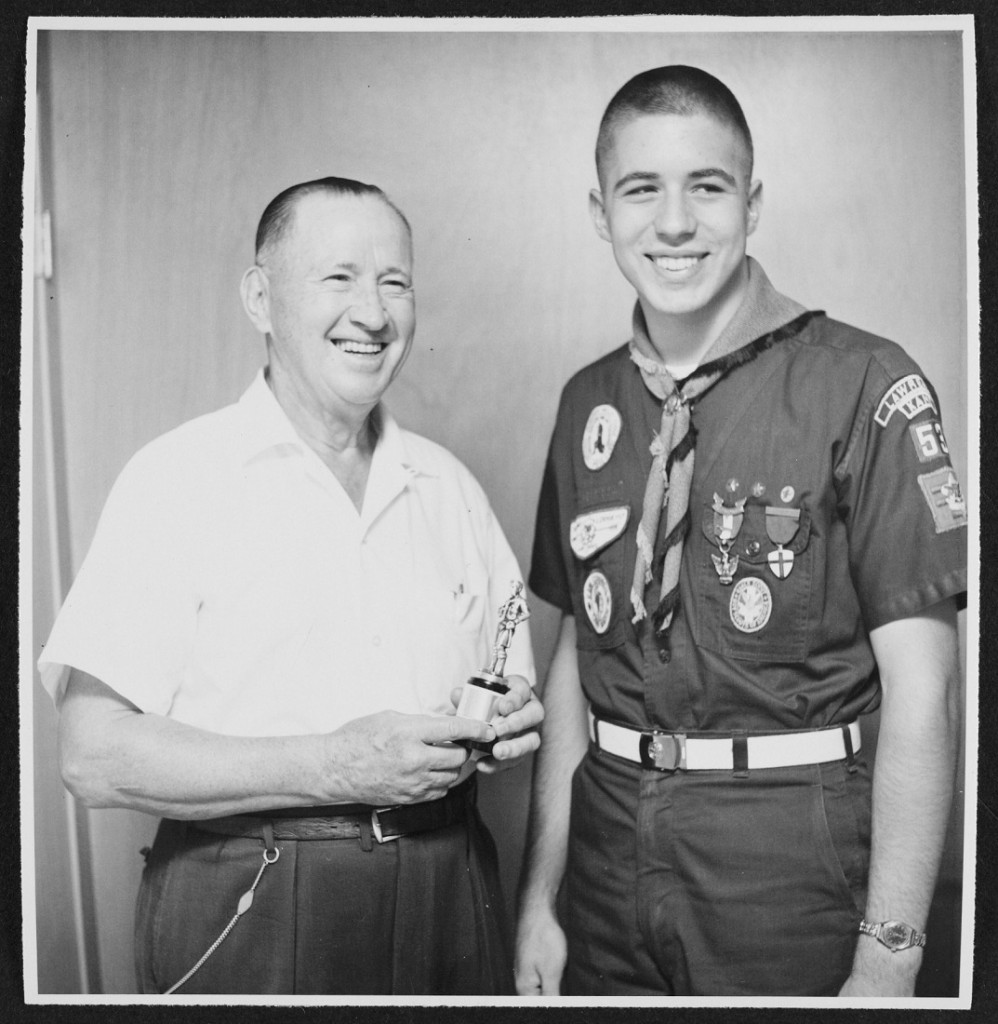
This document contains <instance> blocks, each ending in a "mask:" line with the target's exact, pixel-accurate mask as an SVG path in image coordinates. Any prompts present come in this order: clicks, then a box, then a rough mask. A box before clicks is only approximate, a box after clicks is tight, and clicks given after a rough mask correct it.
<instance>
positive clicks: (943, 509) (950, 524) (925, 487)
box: [918, 466, 967, 533]
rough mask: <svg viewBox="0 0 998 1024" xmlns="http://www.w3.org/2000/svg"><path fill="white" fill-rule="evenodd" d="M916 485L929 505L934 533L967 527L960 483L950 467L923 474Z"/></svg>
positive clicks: (964, 503)
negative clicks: (919, 487) (934, 527)
mask: <svg viewBox="0 0 998 1024" xmlns="http://www.w3.org/2000/svg"><path fill="white" fill-rule="evenodd" d="M918 483H919V485H920V486H921V488H922V493H923V494H924V495H925V500H926V501H927V502H928V503H929V510H930V511H931V512H932V520H933V522H934V523H935V524H936V533H945V532H946V531H947V530H955V529H956V528H957V527H958V526H966V525H967V503H966V502H965V501H964V499H963V492H962V491H961V490H960V481H959V480H957V478H956V473H954V472H953V470H952V468H951V467H949V466H943V468H942V469H937V470H936V471H935V472H934V473H923V474H922V475H921V476H920V477H919V478H918Z"/></svg>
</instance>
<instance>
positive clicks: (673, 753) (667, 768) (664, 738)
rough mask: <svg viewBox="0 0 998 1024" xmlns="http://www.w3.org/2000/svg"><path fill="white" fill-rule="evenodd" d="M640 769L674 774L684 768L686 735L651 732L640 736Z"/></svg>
mask: <svg viewBox="0 0 998 1024" xmlns="http://www.w3.org/2000/svg"><path fill="white" fill-rule="evenodd" d="M639 749H640V753H641V767H642V768H654V769H655V770H656V771H660V772H674V771H675V770H676V769H677V768H685V767H686V734H685V733H681V732H652V733H647V732H646V733H642V734H641V744H640V748H639Z"/></svg>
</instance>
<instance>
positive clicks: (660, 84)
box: [596, 64, 754, 184]
mask: <svg viewBox="0 0 998 1024" xmlns="http://www.w3.org/2000/svg"><path fill="white" fill-rule="evenodd" d="M642 114H678V115H680V116H684V117H689V116H691V115H692V114H709V115H710V116H711V117H714V118H716V119H717V120H718V121H720V122H721V123H722V124H726V125H729V126H730V127H731V128H734V129H735V131H736V132H738V134H739V135H741V137H742V138H743V139H744V141H745V145H746V147H747V148H748V155H749V177H751V176H752V163H753V160H754V150H753V147H752V133H751V132H750V131H749V126H748V122H747V121H746V120H745V115H744V114H743V113H742V108H741V105H740V104H739V103H738V100H737V99H735V94H734V93H733V92H732V91H731V90H730V89H729V88H728V87H727V86H726V85H725V84H724V83H723V82H722V81H721V80H720V79H717V78H715V77H714V76H713V75H711V74H708V73H707V72H706V71H703V70H701V69H700V68H694V67H689V66H688V65H686V64H669V65H666V66H665V67H661V68H652V69H651V70H650V71H642V72H641V74H640V75H635V76H634V77H633V78H632V79H631V80H630V81H628V82H625V83H624V85H622V86H621V87H620V89H618V90H617V92H616V94H615V95H614V97H613V99H611V100H610V102H609V104H608V105H607V108H606V112H605V113H604V114H603V119H602V121H600V126H599V135H598V136H597V138H596V173H597V175H598V176H599V180H600V183H601V184H602V181H603V167H604V165H605V163H606V161H607V159H608V157H609V155H610V153H611V151H612V150H613V141H614V135H615V133H616V131H617V129H618V128H620V127H621V126H622V125H623V124H626V123H627V122H628V121H631V120H633V119H634V118H635V117H639V116H640V115H642Z"/></svg>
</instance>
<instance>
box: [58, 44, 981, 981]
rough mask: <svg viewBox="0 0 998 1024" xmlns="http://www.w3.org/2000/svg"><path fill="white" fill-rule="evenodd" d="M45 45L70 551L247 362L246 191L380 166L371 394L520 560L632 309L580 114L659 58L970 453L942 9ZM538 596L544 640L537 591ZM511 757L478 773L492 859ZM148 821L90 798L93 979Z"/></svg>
mask: <svg viewBox="0 0 998 1024" xmlns="http://www.w3.org/2000/svg"><path fill="white" fill-rule="evenodd" d="M41 57H42V60H41V62H40V72H39V73H40V88H41V89H42V91H43V93H44V94H45V105H44V108H43V109H47V110H48V111H49V112H50V116H48V117H47V118H46V119H45V123H43V124H42V125H41V128H42V131H43V135H42V144H43V151H44V155H45V158H46V160H47V161H48V162H49V164H50V166H51V176H52V190H51V194H50V197H49V205H50V207H51V209H52V213H53V221H54V238H55V278H54V281H53V292H52V294H53V296H54V297H53V300H52V303H51V339H52V345H53V356H54V358H55V360H56V362H57V364H58V367H59V370H60V379H61V380H62V382H63V386H62V388H61V389H60V392H59V393H58V394H57V395H55V396H54V397H55V400H56V402H57V404H58V406H59V409H60V411H61V416H62V418H63V422H64V424H65V449H64V451H63V452H62V453H61V454H62V455H63V456H64V470H65V478H64V483H65V489H66V501H65V503H64V506H65V507H63V508H62V510H61V511H62V514H63V515H64V516H65V517H66V527H67V533H68V540H69V546H70V552H69V555H70V560H71V563H72V566H73V567H74V568H75V567H78V565H79V563H80V561H81V559H82V557H83V555H84V554H85V552H86V549H87V546H88V544H89V541H90V538H91V536H92V534H93V530H94V527H95V525H96V521H97V517H98V515H99V512H100V508H101V506H102V503H103V500H104V498H105V496H106V494H107V491H108V489H109V488H110V486H111V483H112V482H113V480H114V478H115V476H116V474H117V473H118V471H119V470H120V469H121V467H122V465H123V464H124V462H125V461H126V460H127V458H128V457H129V456H130V455H131V454H132V453H133V452H134V451H135V450H136V449H137V448H138V447H139V446H140V445H141V444H143V443H144V442H145V441H147V440H149V439H150V438H152V437H154V436H155V435H157V434H159V433H161V432H162V431H164V430H166V429H168V428H170V427H172V426H174V425H175V424H177V423H179V422H181V421H182V420H185V419H188V418H190V417H191V416H194V415H196V414H198V413H201V412H204V411H207V410H209V409H212V408H216V407H218V406H220V405H222V404H224V403H227V402H229V401H232V400H234V399H235V398H236V397H237V396H238V395H239V394H240V393H241V391H242V389H243V388H244V386H245V385H246V383H247V382H248V381H249V380H250V378H251V377H252V375H253V372H254V370H255V368H256V367H257V366H258V365H259V364H260V362H261V359H262V345H261V343H260V341H259V338H258V336H257V335H256V334H255V332H254V331H253V330H252V329H251V327H250V326H249V324H248V322H247V321H246V320H245V317H244V315H243V313H242V310H241V307H240V304H239V299H238V294H237V283H238V280H239V277H240V275H241V272H242V270H243V269H244V268H245V266H246V265H248V263H249V262H250V261H251V259H252V239H253V232H254V230H255V226H256V221H257V218H258V217H259V214H260V212H261V211H262V209H263V207H264V205H265V204H266V202H267V201H268V200H269V199H270V198H271V197H272V196H273V195H274V194H275V193H277V192H278V191H280V190H281V189H282V188H284V187H286V186H287V185H289V184H291V183H293V182H296V181H300V180H304V179H307V178H313V177H318V176H322V175H326V174H336V175H342V176H347V177H355V178H359V179H361V180H365V181H369V182H373V183H375V184H378V185H380V186H382V187H383V188H384V189H385V190H386V191H387V192H388V193H389V194H390V195H391V196H392V197H393V198H394V199H395V200H396V201H397V202H398V203H399V205H400V206H401V207H402V208H403V209H404V210H405V211H406V213H407V214H408V216H409V218H410V220H411V222H412V225H413V228H414V233H415V241H416V259H417V265H416V273H417V295H418V315H419V328H418V331H417V337H416V347H415V350H414V353H413V356H412V358H411V360H410V362H409V364H408V365H407V367H406V369H405V371H404V373H403V375H402V377H401V378H400V379H399V380H398V382H397V383H396V384H395V385H394V387H393V389H392V391H391V393H390V396H389V404H390V405H391V407H392V408H393V411H394V412H395V414H396V415H397V416H398V418H399V419H400V420H401V421H402V422H403V423H404V424H405V425H406V426H408V427H410V428H412V429H415V430H417V431H420V432H423V433H425V434H427V435H429V436H431V437H433V438H434V439H436V440H438V441H441V442H442V443H443V444H445V445H447V446H448V447H450V448H451V449H452V450H454V451H455V452H456V453H457V454H458V455H459V456H460V457H462V458H463V459H464V460H465V461H466V462H467V463H468V465H469V466H470V467H471V468H472V470H473V471H474V472H475V473H476V474H477V475H478V477H479V479H480V480H481V481H482V483H483V485H484V486H485V488H486V490H487V491H488V493H489V494H490V495H491V497H492V500H493V503H494V505H495V508H496V510H497V513H498V515H499V518H500V520H501V521H502V523H503V525H504V526H505V528H506V530H507V533H508V535H509V537H510V540H511V542H512V544H513V547H514V549H515V550H516V552H517V554H518V555H519V557H520V558H521V561H522V563H523V565H524V569H525V570H526V567H527V565H528V563H529V552H530V544H531V539H532V532H533V515H534V510H535V503H536V495H537V489H538V485H539V481H540V474H541V467H542V462H543V458H544V452H545V448H546V444H547V439H548V434H549V431H550V428H551V426H552V424H553V420H554V412H555V405H556V401H557V394H558V391H559V389H560V387H561V385H562V384H563V383H564V381H565V380H566V379H567V377H568V376H569V374H570V373H571V372H572V371H574V370H575V369H577V368H578V367H580V366H582V365H583V364H585V363H586V362H588V361H590V360H591V359H593V358H594V357H596V356H598V355H601V354H603V353H604V352H606V351H608V350H609V349H610V348H611V347H613V346H615V345H617V344H619V343H621V342H622V341H624V340H625V339H626V337H627V334H628V326H629V310H630V306H631V303H632V301H633V300H632V296H631V294H630V293H629V290H628V288H627V286H626V284H625V282H624V281H623V279H622V278H621V277H620V275H619V273H618V272H617V269H616V266H615V264H614V263H613V260H612V257H611V254H610V250H609V247H608V246H607V245H606V244H605V243H603V242H601V241H600V240H599V239H598V238H597V237H596V235H595V232H594V231H593V230H592V227H591V225H590V223H589V220H588V215H587V212H586V197H587V193H588V190H589V188H590V187H592V186H593V185H594V184H595V171H594V167H593V160H592V148H593V143H594V140H595V133H596V127H597V124H598V121H599V118H600V115H601V113H602V110H603V107H604V106H605V104H606V102H607V100H608V99H609V97H610V96H611V95H612V93H613V92H614V91H615V90H616V89H617V88H618V87H619V86H620V85H621V84H622V83H623V82H624V81H625V80H626V79H627V78H628V77H630V76H631V75H633V74H635V73H637V72H638V71H641V70H644V69H646V68H648V67H652V66H656V65H659V64H667V63H692V64H698V65H700V66H702V67H704V68H705V69H707V70H709V71H711V72H713V73H715V74H717V75H718V76H719V77H721V78H722V79H723V80H724V81H725V82H727V84H729V85H730V86H731V88H732V89H733V90H734V92H735V93H736V95H738V96H739V98H740V100H741V101H742V103H743V106H744V108H745V112H746V115H747V117H748V120H749V123H750V125H751V126H752V130H753V133H754V136H755V142H756V152H757V161H756V170H757V176H758V177H760V178H761V179H762V180H763V181H764V183H765V207H764V210H763V216H762V220H761V224H760V228H759V230H758V231H757V232H756V234H755V235H754V236H753V238H752V239H751V245H750V251H751V252H752V253H753V254H754V255H755V256H757V257H758V258H759V259H760V260H761V261H762V263H763V265H764V266H765V268H766V270H767V272H768V274H769V276H770V278H771V279H772V281H773V282H774V284H775V285H776V286H777V287H778V288H779V289H780V290H782V291H784V292H786V293H788V294H789V295H791V296H793V297H794V298H797V299H798V300H800V301H802V302H804V303H806V304H808V305H812V306H815V307H819V308H823V309H825V310H827V311H828V312H829V314H830V315H833V316H835V317H838V318H839V319H843V320H846V321H849V322H852V323H856V324H858V325H860V326H863V327H865V328H867V329H870V330H873V331H876V332H879V333H883V334H885V335H888V336H890V337H893V338H895V339H896V340H898V341H900V342H902V343H903V344H904V345H905V346H906V347H907V348H908V349H909V351H910V352H911V353H912V354H913V355H914V356H915V358H916V359H918V360H919V361H920V362H921V363H922V365H923V367H924V369H925V371H926V373H927V375H928V376H929V377H930V378H931V379H932V381H933V382H934V384H935V385H936V387H937V389H938V390H939V392H940V396H941V401H942V406H943V411H944V415H945V419H946V426H947V436H948V439H949V442H950V447H951V449H952V451H953V455H954V461H955V463H956V465H957V468H958V470H959V471H960V473H961V476H962V478H963V479H964V480H965V481H966V479H967V473H966V468H967V437H968V431H967V422H966V400H965V398H966V386H967V385H966V379H967V349H966V331H967V324H966V313H965V295H966V287H967V284H966V273H967V268H966V266H965V258H964V252H965V237H964V214H963V203H964V170H963V151H962V139H963V122H962V103H963V98H962V70H961V64H960V41H959V37H958V35H957V34H955V33H920V34H914V33H908V34H895V33H891V34H887V33H877V34H873V33H870V34H853V35H845V34H832V33H814V34H809V33H797V34H789V33H786V34H784V33H762V34H751V35H749V34H723V33H711V34H682V33H677V32H662V33H657V32H643V33H630V32H626V33H613V34H609V33H602V34H598V33H584V32H560V33H499V32H487V33H463V32H462V33H447V32H427V33H417V34H407V33H393V32H383V33H370V32H362V33H326V34H323V33H315V34H299V33H270V34H262V33H237V32H217V33H206V32H196V33H177V32H74V31H53V32H46V33H43V38H42V48H41ZM537 603H538V605H539V602H537ZM533 625H534V629H535V636H536V638H537V647H538V654H539V656H540V660H541V661H542V663H544V662H546V659H547V657H548V651H549V648H550V645H551V642H552V639H553V634H552V629H553V620H552V617H551V615H550V614H549V613H548V612H547V610H545V609H543V608H541V607H539V606H538V607H537V608H536V609H535V616H534V620H533ZM40 633H41V635H42V636H43V635H44V631H42V630H40ZM53 770H54V769H53V767H52V765H51V764H48V765H40V766H39V771H41V772H45V771H48V772H50V773H51V772H52V771H53ZM528 781H529V780H528V772H527V770H526V769H522V768H521V769H519V770H518V771H516V772H513V773H510V774H509V775H508V776H506V777H504V778H503V779H502V780H501V781H499V782H498V783H496V784H495V785H493V786H492V787H491V789H490V791H489V792H488V793H487V795H486V804H487V807H486V811H487V814H488V815H489V816H490V817H491V818H492V819H493V820H494V821H501V823H502V828H501V834H500V845H501V847H502V850H503V854H504V878H505V880H506V882H507V884H508V886H509V887H510V888H512V886H513V884H514V883H515V878H516V871H517V865H518V860H519V852H520V847H521V845H522V829H523V815H524V810H525V803H526V793H527V785H528ZM151 825H152V823H151V822H150V820H149V819H147V818H145V817H144V816H141V815H131V814H126V813H123V812H114V813H109V812H105V813H95V814H93V815H91V832H92V843H93V863H94V865H95V870H96V877H95V887H96V891H97V900H96V904H97V911H96V912H97V933H98V938H99V943H100V959H101V968H102V972H103V979H104V986H105V988H106V990H107V991H116V992H120V991H127V990H128V989H129V986H130V985H131V949H130V942H131V931H130V929H131V921H130V916H131V901H132V896H133V893H134V889H135V885H136V884H137V877H138V872H139V867H140V863H141V861H140V858H139V857H138V854H137V850H138V847H139V846H141V845H143V843H144V842H146V841H147V840H148V835H149V833H150V832H151ZM43 941H44V939H43Z"/></svg>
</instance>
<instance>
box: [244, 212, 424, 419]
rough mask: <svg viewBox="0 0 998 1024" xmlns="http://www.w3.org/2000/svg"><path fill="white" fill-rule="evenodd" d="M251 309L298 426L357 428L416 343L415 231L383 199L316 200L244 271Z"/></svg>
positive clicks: (276, 385)
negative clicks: (411, 234) (303, 423)
mask: <svg viewBox="0 0 998 1024" xmlns="http://www.w3.org/2000/svg"><path fill="white" fill-rule="evenodd" d="M243 301H244V304H245V306H246V311H247V313H248V314H249V317H250V319H251V320H252V321H253V323H254V325H255V326H256V327H257V329H258V330H260V331H262V332H264V333H265V334H266V335H267V350H268V356H269V367H268V375H269V380H270V385H271V387H272V389H273V391H274V394H275V395H276V396H277V399H278V401H279V402H280V403H281V405H282V407H283V408H284V409H285V411H286V412H287V413H288V415H289V416H290V417H291V419H292V421H293V422H295V423H296V424H298V423H300V422H301V420H302V418H303V417H304V418H306V419H307V420H309V421H310V422H311V423H312V424H316V423H324V424H327V425H341V424H342V425H345V426H351V427H352V426H356V425H357V424H359V423H361V422H362V421H363V420H364V419H365V418H366V416H367V414H368V413H369V412H370V411H371V409H372V408H373V407H374V406H375V405H376V404H377V403H378V401H379V400H380V398H381V396H382V395H383V394H384V392H385V390H386V388H387V387H388V385H389V384H390V383H391V382H392V380H393V379H394V378H395V375H396V374H397V373H398V372H399V370H400V369H401V367H402V363H403V362H404V361H405V358H406V356H407V355H408V353H409V348H410V346H411V344H412V337H413V333H414V331H415V327H416V316H415V299H414V295H413V289H412V242H411V239H410V237H409V232H408V230H407V229H406V226H405V224H404V223H403V222H402V219H401V218H400V217H399V215H398V214H397V213H396V212H395V211H394V210H393V209H392V208H391V207H390V206H389V205H388V204H387V203H386V202H384V201H383V200H381V199H379V198H378V197H376V196H341V195H336V194H333V193H329V192H313V193H311V194H309V195H306V196H304V197H302V198H301V199H300V200H299V201H298V203H297V205H296V207H295V211H294V218H293V223H292V224H291V225H290V227H289V229H288V231H287V234H286V235H285V236H284V237H282V238H281V239H280V240H279V241H278V242H277V244H276V245H275V246H274V247H273V250H272V251H271V252H269V253H268V254H267V256H266V258H265V259H264V261H263V266H262V267H261V266H255V267H251V268H250V269H249V270H248V271H247V272H246V275H245V277H244V278H243Z"/></svg>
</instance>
